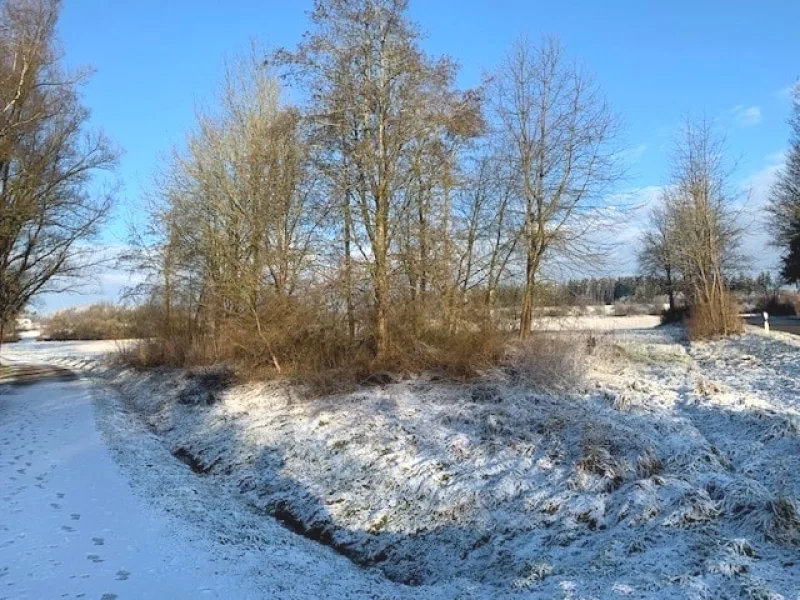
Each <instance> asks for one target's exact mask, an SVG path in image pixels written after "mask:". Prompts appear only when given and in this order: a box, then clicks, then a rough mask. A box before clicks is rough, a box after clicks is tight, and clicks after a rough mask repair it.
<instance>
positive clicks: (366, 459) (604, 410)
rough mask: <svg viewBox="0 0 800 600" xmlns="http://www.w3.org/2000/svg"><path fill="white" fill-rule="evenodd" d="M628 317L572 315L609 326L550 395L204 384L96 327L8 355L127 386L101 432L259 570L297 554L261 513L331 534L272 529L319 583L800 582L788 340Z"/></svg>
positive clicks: (694, 590) (423, 383)
mask: <svg viewBox="0 0 800 600" xmlns="http://www.w3.org/2000/svg"><path fill="white" fill-rule="evenodd" d="M590 319H592V318H590ZM624 319H626V321H625V322H626V323H627V325H628V326H625V327H622V326H618V327H613V328H612V327H602V326H597V325H596V323H595V321H594V320H592V321H591V322H588V321H579V322H577V324H573V325H572V326H571V328H577V329H592V330H594V331H600V332H602V331H605V333H601V334H599V336H598V343H597V346H596V348H595V350H594V352H593V354H592V356H590V357H588V359H587V361H588V362H587V367H586V373H587V374H586V379H585V381H583V382H581V384H580V385H579V386H578V387H577V388H576V389H575V390H574V392H573V393H570V394H562V395H558V396H555V395H549V394H545V393H541V392H536V391H535V390H531V389H526V388H523V387H519V386H514V385H510V384H508V383H504V382H503V381H502V380H494V381H491V380H490V381H488V382H485V383H482V384H475V385H451V384H445V383H442V382H440V381H430V380H426V379H419V380H412V381H405V382H402V383H398V384H393V385H389V386H385V387H373V388H367V389H362V390H359V391H357V392H354V393H351V394H347V395H342V396H336V397H330V398H325V399H318V400H309V399H307V398H305V397H304V396H303V395H301V394H299V393H298V391H297V390H294V389H291V388H288V387H286V386H281V385H277V384H272V385H266V384H260V385H256V384H250V385H245V386H237V387H233V388H230V389H225V390H219V391H217V392H215V393H212V394H209V393H208V389H207V388H205V387H203V385H202V382H203V381H204V378H203V377H198V376H196V375H195V376H191V375H189V374H186V373H183V372H175V371H166V370H162V371H155V372H150V373H147V374H143V373H137V372H133V371H131V370H123V369H119V368H111V367H107V366H103V365H101V364H100V363H99V362H98V357H99V356H101V355H102V352H103V351H107V350H108V349H109V348H111V347H113V344H109V343H107V342H104V343H95V344H92V343H89V344H86V343H82V344H58V343H50V344H41V343H40V344H33V343H29V344H18V345H15V346H14V347H13V348H12V347H8V348H6V349H4V350H3V353H4V356H6V355H8V356H12V357H15V358H19V359H26V360H36V361H39V362H53V361H57V362H59V363H60V364H64V365H68V366H71V367H73V368H79V369H82V370H83V371H84V372H87V373H91V372H94V373H95V374H96V375H98V379H97V380H96V381H97V384H96V387H97V389H98V390H105V389H106V387H105V386H106V384H112V385H113V387H114V388H116V390H117V391H118V392H120V395H121V397H122V398H123V402H124V404H120V403H119V402H117V401H116V400H113V399H111V398H112V396H114V395H113V394H110V393H108V392H102V393H101V392H99V391H98V392H97V394H99V396H98V397H101V398H104V400H103V401H102V402H100V403H99V404H98V406H99V407H101V408H99V409H98V422H99V424H100V429H101V430H102V431H103V433H104V435H105V437H106V440H107V442H108V444H109V446H110V447H111V448H112V451H113V453H114V455H115V457H116V458H117V460H118V462H120V463H121V464H122V465H123V471H125V472H126V473H127V474H128V477H129V478H130V479H131V480H132V481H133V482H134V489H136V490H139V491H140V493H142V494H144V495H145V496H146V497H148V498H150V502H152V503H154V504H155V505H156V507H157V508H158V509H159V510H163V511H166V512H168V513H174V514H177V515H181V518H183V519H188V520H189V521H190V522H192V523H193V524H194V526H195V527H196V528H198V529H199V530H204V531H208V532H209V535H210V536H211V537H212V538H213V537H215V536H223V535H225V536H230V537H229V538H226V539H229V544H230V547H236V548H248V550H241V552H242V553H244V554H246V555H248V556H249V555H250V553H252V554H253V555H255V556H256V557H260V556H261V555H260V554H259V553H262V552H266V553H270V552H272V554H270V558H269V559H267V560H262V561H261V563H262V565H263V569H264V571H265V572H272V570H273V569H275V568H277V565H275V563H274V561H276V560H284V562H286V561H287V560H288V562H289V563H290V567H291V566H292V565H293V566H294V567H295V568H296V566H297V562H298V560H299V559H298V560H294V561H293V560H289V559H285V558H277V557H278V556H279V554H278V552H277V551H276V550H275V549H274V544H273V540H272V538H271V537H270V536H264V537H258V536H259V534H258V533H257V532H258V531H259V529H258V528H259V527H267V526H270V524H271V523H273V521H272V519H270V518H268V517H266V515H272V516H275V517H277V518H278V519H279V520H280V521H282V522H283V523H284V524H285V525H286V526H287V527H288V528H289V529H292V530H295V531H297V532H300V533H302V534H303V535H305V536H306V537H308V538H311V539H313V540H317V541H319V542H321V543H322V544H323V545H324V546H329V547H332V548H334V549H335V550H336V554H334V553H333V552H329V551H327V548H323V546H320V545H315V544H310V542H307V540H301V539H299V538H296V537H293V536H292V535H291V534H289V533H288V532H286V530H280V531H281V534H282V535H284V536H286V539H287V540H292V541H291V542H286V543H292V544H294V546H293V548H296V550H295V552H296V553H300V552H301V550H302V552H303V553H305V552H311V550H309V549H308V548H309V547H311V548H318V549H319V551H318V561H319V562H318V563H315V566H314V568H313V569H309V570H308V571H307V572H306V580H307V581H309V582H315V581H319V580H320V578H322V579H324V577H325V573H330V571H331V570H333V571H334V572H341V573H342V579H343V580H344V582H345V583H342V584H340V586H341V587H340V589H339V590H331V591H330V592H329V593H328V594H327V595H328V597H346V596H347V594H353V593H354V592H353V590H358V591H356V592H355V595H354V596H353V597H358V595H359V591H360V592H361V593H363V594H364V595H373V596H377V597H392V596H405V597H429V598H464V597H502V596H506V595H508V596H512V597H515V596H520V597H531V598H565V599H566V598H569V599H578V598H613V597H620V598H625V597H628V598H708V599H712V598H713V599H716V598H753V599H757V598H767V599H769V598H772V599H777V598H787V599H796V598H800V515H799V514H798V495H800V402H799V401H798V391H797V390H800V354H798V350H800V347H798V342H799V341H800V338H793V337H791V336H788V335H785V334H772V335H770V336H766V335H764V334H761V333H758V332H756V331H751V332H749V333H747V334H746V335H744V336H741V337H739V338H735V339H732V340H727V341H722V342H716V343H711V344H693V345H689V344H687V343H686V342H685V341H684V340H683V339H682V337H681V332H680V330H678V329H671V328H664V329H649V328H648V327H647V324H646V323H645V319H647V318H646V317H645V318H642V317H629V318H624ZM619 320H620V319H615V321H619ZM634 323H635V325H634ZM0 401H1V399H0ZM137 417H139V418H140V419H141V421H140V419H139V418H137ZM141 423H145V424H146V425H147V429H145V428H144V427H143V426H142V425H141ZM142 440H145V441H142ZM142 444H144V445H146V446H147V448H149V450H147V452H148V454H143V451H142V449H141V448H140V447H139V446H140V445H142ZM165 448H166V451H165ZM167 451H168V452H167ZM168 453H171V454H172V455H174V456H176V457H178V458H180V459H181V460H182V461H183V462H185V463H187V465H189V467H190V468H191V470H190V468H186V467H184V466H183V465H182V464H180V463H178V461H176V460H174V459H170V457H169V454H168ZM143 456H146V459H143ZM144 460H146V461H147V463H148V464H154V463H155V465H156V466H157V467H158V468H157V469H155V468H152V469H146V468H145V465H143V464H142V462H144ZM167 465H170V466H167ZM178 465H179V467H178ZM192 471H194V473H192ZM176 482H177V483H176ZM189 488H191V489H202V490H218V491H219V493H215V492H203V493H202V495H201V496H200V497H199V498H195V497H194V494H192V493H189V492H188V491H187V489H189ZM174 490H177V491H174ZM259 515H264V517H261V518H260V519H259ZM262 522H263V523H262ZM220 524H223V525H224V526H223V525H220ZM274 535H276V536H277V534H274ZM253 540H256V542H255V543H253ZM300 542H304V543H306V544H307V545H303V544H300ZM248 544H250V545H248ZM309 544H310V545H309ZM323 550H324V551H323ZM341 555H343V556H345V557H347V558H349V559H350V561H347V562H346V563H345V562H342V561H343V559H342V556H341ZM336 561H340V562H336ZM254 562H256V563H258V562H259V561H258V558H256V559H255V560H254ZM352 563H356V564H358V565H361V566H363V567H367V569H356V568H355V567H354V566H353V565H352ZM343 564H346V565H347V569H345V568H344V567H342V565H343ZM0 569H2V566H1V565H0ZM328 577H330V575H328ZM400 584H402V585H400ZM1 585H2V579H1V578H0V586H1ZM358 586H361V587H360V588H359V587H358ZM273 589H274V588H273ZM319 589H320V588H319V587H317V588H316V590H317V591H318V590H319ZM301 594H302V592H297V595H296V596H295V597H302V595H301ZM0 597H2V594H1V593H0ZM276 597H287V596H282V595H281V594H277V595H276ZM307 597H316V594H315V593H314V591H313V590H309V593H308V596H307Z"/></svg>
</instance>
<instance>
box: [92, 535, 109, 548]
mask: <svg viewBox="0 0 800 600" xmlns="http://www.w3.org/2000/svg"><path fill="white" fill-rule="evenodd" d="M92 541H93V542H94V545H95V546H102V545H103V544H105V543H106V541H105V540H104V539H103V538H101V537H93V538H92Z"/></svg>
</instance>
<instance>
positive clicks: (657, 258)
mask: <svg viewBox="0 0 800 600" xmlns="http://www.w3.org/2000/svg"><path fill="white" fill-rule="evenodd" d="M668 202H669V195H668V194H663V195H662V196H661V198H660V200H659V204H657V205H656V206H654V207H653V208H652V210H651V212H650V228H649V229H647V230H646V231H645V232H644V233H643V234H642V238H641V248H640V249H639V268H640V269H641V270H642V271H643V272H644V274H646V275H651V276H653V277H657V278H659V279H660V280H662V281H663V282H664V287H665V288H666V291H667V294H668V296H669V308H670V311H674V310H675V288H676V277H677V275H678V274H677V265H676V252H677V249H676V248H675V240H674V238H675V237H676V232H675V228H674V226H673V225H672V224H671V223H670V214H669V206H668Z"/></svg>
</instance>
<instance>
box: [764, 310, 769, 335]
mask: <svg viewBox="0 0 800 600" xmlns="http://www.w3.org/2000/svg"><path fill="white" fill-rule="evenodd" d="M763 314H764V331H766V332H769V313H768V312H767V311H764V313H763Z"/></svg>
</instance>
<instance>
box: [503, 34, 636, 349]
mask: <svg viewBox="0 0 800 600" xmlns="http://www.w3.org/2000/svg"><path fill="white" fill-rule="evenodd" d="M493 100H494V102H493V107H494V112H495V116H496V121H497V127H498V130H499V131H498V133H499V140H500V143H501V145H502V147H503V150H504V152H505V154H506V156H507V160H508V162H509V164H511V165H512V166H513V168H512V173H513V177H514V179H513V184H514V195H515V200H516V211H517V214H519V215H520V221H521V223H520V232H519V233H520V245H519V250H520V251H521V252H522V253H523V257H524V261H525V267H524V290H523V294H522V308H521V321H520V336H521V337H522V338H525V337H527V336H528V335H530V331H531V325H532V320H533V308H534V297H535V288H536V283H537V277H538V275H539V274H540V271H541V268H542V264H543V261H544V259H545V258H546V256H547V255H548V254H553V253H558V252H562V253H568V252H571V251H572V252H573V254H574V255H580V254H584V253H585V251H586V249H585V248H580V249H579V246H580V242H581V240H585V239H586V237H585V236H586V234H587V233H588V232H589V231H590V230H591V228H592V225H593V224H595V223H596V221H597V217H598V211H599V210H601V209H602V206H603V196H604V194H605V193H606V192H607V191H608V190H609V187H610V185H611V184H613V183H614V182H615V181H617V180H618V178H619V177H620V174H621V173H620V170H619V168H618V152H617V150H616V148H615V146H614V141H615V138H616V136H617V132H618V126H617V122H616V120H615V117H614V115H613V113H612V112H611V110H610V109H609V106H608V104H607V103H606V101H605V99H604V98H603V96H602V95H601V93H600V90H599V89H598V87H597V85H596V84H595V83H594V82H593V80H592V79H591V77H589V76H588V75H586V74H585V73H584V72H583V71H582V70H581V69H580V68H578V67H576V66H575V65H574V64H573V63H571V62H570V61H569V60H568V59H566V58H565V56H564V51H563V49H562V47H561V45H560V44H559V43H558V42H557V41H555V40H551V39H548V40H545V41H544V42H543V43H542V44H541V45H539V46H536V47H534V46H532V45H531V44H530V43H529V42H528V41H526V40H520V41H519V42H517V43H516V44H515V45H514V47H513V48H512V50H511V51H510V52H509V54H508V55H507V56H506V58H505V60H504V62H503V64H502V65H501V67H500V69H499V71H498V72H497V74H496V75H495V84H494V98H493ZM576 250H579V251H577V252H575V251H576Z"/></svg>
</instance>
